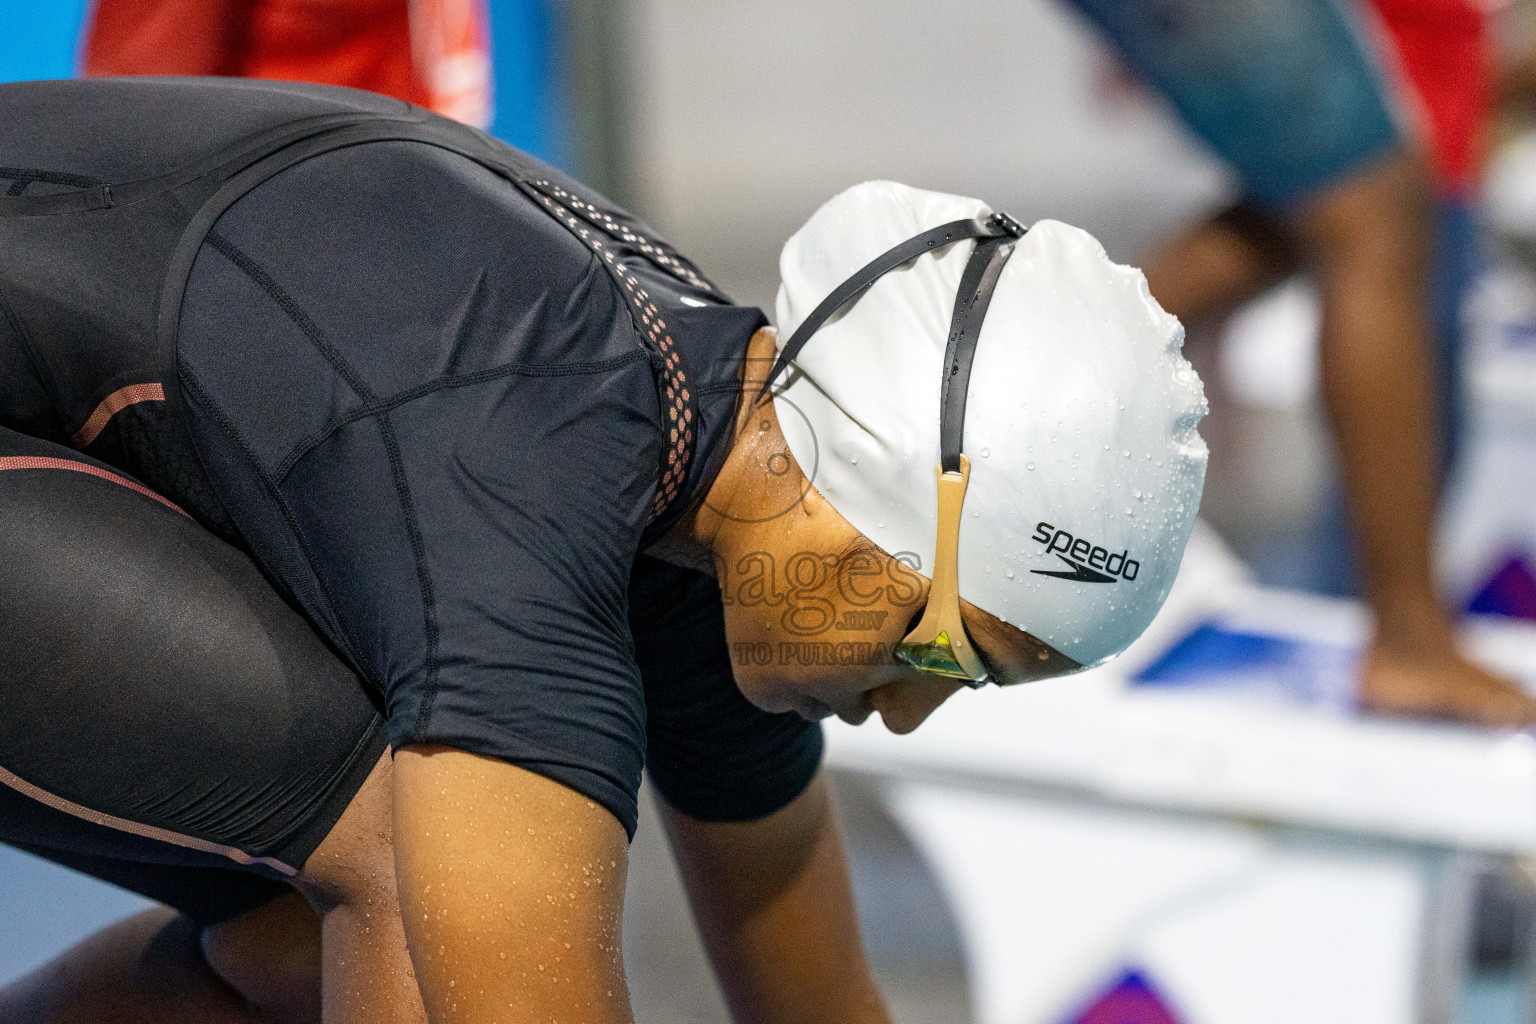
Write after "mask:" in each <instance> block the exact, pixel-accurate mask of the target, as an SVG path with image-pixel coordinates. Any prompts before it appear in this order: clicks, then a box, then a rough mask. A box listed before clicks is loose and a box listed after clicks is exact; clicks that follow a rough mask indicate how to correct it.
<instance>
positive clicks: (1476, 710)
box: [1295, 155, 1536, 725]
mask: <svg viewBox="0 0 1536 1024" xmlns="http://www.w3.org/2000/svg"><path fill="white" fill-rule="evenodd" d="M1429 217H1430V192H1429V186H1428V184H1427V182H1426V180H1425V176H1424V172H1423V170H1422V168H1421V166H1420V164H1419V162H1418V161H1417V160H1415V159H1413V158H1412V157H1410V156H1407V155H1401V156H1397V157H1394V158H1391V159H1388V160H1386V161H1383V162H1381V163H1379V164H1377V165H1375V166H1374V167H1372V168H1371V169H1369V170H1367V171H1365V172H1363V173H1361V174H1357V175H1355V176H1354V177H1352V178H1350V179H1349V180H1347V181H1345V182H1344V183H1342V184H1340V185H1338V186H1335V187H1334V188H1332V189H1330V190H1329V191H1327V192H1326V193H1324V194H1323V195H1321V196H1319V197H1318V198H1316V199H1314V200H1312V201H1311V202H1310V203H1308V204H1307V205H1306V207H1304V208H1303V209H1302V210H1301V211H1300V212H1299V213H1298V214H1297V215H1296V217H1295V225H1296V229H1297V233H1298V236H1299V237H1300V238H1301V239H1302V241H1303V245H1304V246H1305V248H1306V250H1307V251H1308V254H1309V256H1310V257H1311V262H1312V263H1313V265H1314V269H1315V272H1316V274H1317V278H1318V284H1319V287H1320V289H1321V291H1322V296H1323V338H1322V381H1323V396H1324V400H1325V402H1326V403H1327V406H1328V412H1329V416H1330V418H1331V419H1332V421H1333V428H1334V432H1335V435H1336V437H1337V438H1338V449H1339V458H1340V461H1341V463H1342V465H1343V475H1344V486H1345V492H1346V494H1347V495H1348V497H1349V502H1350V508H1351V513H1352V515H1353V518H1354V521H1355V527H1356V535H1357V537H1358V543H1359V545H1360V557H1361V564H1362V566H1363V568H1364V576H1365V589H1366V597H1367V599H1368V600H1369V601H1370V604H1371V608H1372V610H1373V611H1374V612H1375V613H1376V637H1375V643H1374V644H1373V646H1372V648H1371V651H1370V652H1369V654H1368V655H1367V660H1366V663H1365V666H1364V674H1363V678H1362V697H1363V700H1364V701H1365V703H1366V705H1367V706H1368V707H1371V708H1374V709H1375V710H1378V711H1383V712H1388V713H1402V714H1415V715H1429V716H1434V717H1450V718H1460V719H1465V720H1468V721H1473V722H1480V723H1483V724H1488V725H1518V724H1525V723H1528V722H1533V721H1536V701H1532V700H1531V699H1529V698H1527V697H1526V696H1525V695H1524V693H1522V692H1521V691H1520V690H1519V689H1517V688H1516V687H1514V686H1513V685H1511V684H1509V683H1507V682H1505V681H1504V680H1501V679H1498V678H1496V677H1494V676H1492V675H1490V674H1488V673H1487V672H1484V671H1483V670H1482V669H1479V668H1477V667H1476V666H1474V665H1472V664H1471V663H1470V662H1468V661H1466V660H1465V659H1464V658H1462V656H1461V655H1460V653H1459V652H1458V650H1457V643H1456V636H1455V629H1454V626H1453V624H1452V621H1451V618H1450V616H1449V615H1448V614H1447V613H1446V611H1445V609H1444V608H1443V607H1442V606H1441V604H1440V601H1439V598H1438V595H1437V593H1436V588H1435V581H1434V573H1433V570H1432V567H1431V534H1432V530H1433V524H1434V513H1435V499H1436V491H1437V472H1436V466H1437V464H1438V461H1439V460H1438V453H1437V451H1436V446H1437V442H1436V440H1435V439H1436V437H1437V434H1436V432H1435V429H1434V426H1435V417H1436V415H1437V411H1438V410H1437V409H1436V403H1435V397H1434V394H1435V393H1434V389H1433V386H1432V370H1431V355H1430V352H1431V348H1430V337H1429V310H1428V304H1427V301H1426V295H1427V294H1428V260H1429V246H1430V238H1431V232H1430V224H1429Z"/></svg>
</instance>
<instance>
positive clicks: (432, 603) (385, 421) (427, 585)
mask: <svg viewBox="0 0 1536 1024" xmlns="http://www.w3.org/2000/svg"><path fill="white" fill-rule="evenodd" d="M376 419H377V422H378V424H379V434H380V435H381V436H382V438H383V440H384V448H385V451H386V452H387V453H388V455H389V471H390V475H391V476H392V477H394V484H395V494H396V497H397V498H398V500H399V502H400V514H401V515H402V516H404V517H405V532H406V536H407V537H408V538H409V539H410V542H411V554H412V555H413V557H414V559H415V562H416V583H417V585H418V586H419V587H420V588H421V613H422V619H423V623H422V624H423V626H424V627H425V628H426V631H427V681H426V688H425V693H423V695H422V698H421V707H420V708H419V709H417V712H416V724H415V725H414V726H413V727H412V733H413V735H420V733H421V732H422V731H424V730H425V729H426V726H427V721H428V719H430V718H431V716H432V704H433V702H434V701H435V700H436V698H437V670H438V665H437V649H438V642H439V637H438V623H437V588H436V586H435V585H434V584H433V582H432V570H431V569H430V568H429V567H428V565H427V545H426V541H424V540H423V539H422V535H421V524H420V523H419V522H418V521H417V518H416V502H415V500H414V499H413V498H412V496H411V486H410V482H409V481H408V480H407V479H406V476H405V459H404V457H403V456H402V455H401V454H400V442H399V440H398V439H397V438H396V437H395V428H394V424H392V423H390V421H389V417H388V416H384V415H380V416H378V417H376Z"/></svg>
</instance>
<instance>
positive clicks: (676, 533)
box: [646, 327, 821, 576]
mask: <svg viewBox="0 0 1536 1024" xmlns="http://www.w3.org/2000/svg"><path fill="white" fill-rule="evenodd" d="M776 338H777V336H776V335H775V333H774V331H773V328H771V327H764V328H763V329H762V330H760V331H758V332H757V333H756V334H754V335H753V336H752V340H751V341H749V342H748V343H747V354H746V358H745V359H744V360H743V361H742V370H741V379H742V389H741V392H740V395H739V397H738V400H737V403H736V422H735V425H734V427H733V429H732V434H731V451H730V454H729V455H727V456H726V459H725V463H724V464H723V465H722V466H721V468H720V472H719V473H718V474H717V475H716V476H715V479H714V480H713V481H712V482H711V483H710V485H709V491H708V493H707V494H706V495H705V496H704V500H703V501H701V502H699V504H698V505H697V506H696V507H695V508H694V509H692V510H690V511H689V513H688V514H687V515H685V516H684V517H683V518H682V519H681V520H679V521H678V523H677V525H676V526H674V527H672V529H671V530H669V531H667V533H666V535H665V536H663V537H662V538H661V540H659V541H657V542H656V543H655V544H653V545H651V547H649V548H648V549H646V554H648V555H651V556H653V557H656V558H660V559H663V560H665V561H668V562H672V563H675V564H677V565H682V566H685V567H687V568H690V569H697V570H698V571H700V572H704V573H707V574H709V575H711V576H714V575H715V574H716V569H717V567H718V566H720V565H730V564H733V563H734V562H735V560H736V559H737V558H738V557H740V556H741V555H744V554H746V553H748V552H751V551H757V550H763V549H766V548H771V547H775V546H777V543H781V542H782V536H783V534H784V531H785V530H786V529H792V528H793V527H794V526H795V525H797V524H798V522H799V520H800V519H803V518H804V517H805V516H806V514H807V512H808V511H810V510H812V509H813V508H814V506H816V505H819V504H820V503H821V496H820V495H819V494H817V493H816V491H815V490H814V489H813V488H810V487H809V486H808V484H807V481H806V479H805V475H804V474H803V473H802V472H801V470H800V466H799V464H798V463H797V462H795V458H794V455H793V453H791V452H790V450H789V445H788V444H787V443H786V442H785V440H784V434H783V433H782V432H781V431H780V429H779V417H778V413H777V411H776V410H775V408H774V403H773V402H772V401H766V400H765V401H762V402H758V401H757V392H758V389H759V388H760V387H761V386H762V381H763V378H764V377H765V376H766V375H767V373H768V370H769V368H770V367H772V366H773V360H774V357H775V356H776V355H777V353H778V345H777V342H776ZM770 533H771V534H772V535H773V536H772V537H771V538H770V536H769V534H770Z"/></svg>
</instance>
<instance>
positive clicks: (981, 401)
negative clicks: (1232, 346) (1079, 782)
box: [775, 181, 1207, 666]
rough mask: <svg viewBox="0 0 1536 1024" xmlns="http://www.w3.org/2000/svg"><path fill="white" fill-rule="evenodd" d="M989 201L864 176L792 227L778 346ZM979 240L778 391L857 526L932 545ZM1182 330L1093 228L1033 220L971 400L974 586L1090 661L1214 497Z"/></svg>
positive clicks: (1159, 598) (826, 342) (1149, 603)
mask: <svg viewBox="0 0 1536 1024" xmlns="http://www.w3.org/2000/svg"><path fill="white" fill-rule="evenodd" d="M990 212H991V211H990V210H989V209H988V207H987V206H986V205H985V204H983V203H982V202H980V201H978V200H975V199H966V198H962V197H960V196H951V195H943V194H941V193H936V192H925V191H922V190H919V189H914V188H909V187H907V186H905V185H900V184H897V183H895V182H889V181H875V182H866V183H865V184H862V185H857V186H855V187H853V188H851V189H849V190H848V191H846V192H843V193H842V194H841V195H838V196H835V197H834V198H833V199H831V200H830V201H828V202H827V203H826V204H825V205H824V206H822V207H821V209H819V210H817V211H816V213H815V214H814V215H813V216H812V217H811V219H810V220H809V221H807V222H806V224H805V226H803V227H802V228H801V229H800V230H799V231H797V232H796V233H795V234H794V236H792V237H791V238H790V239H789V241H788V242H786V243H785V245H784V251H783V254H782V255H781V256H780V259H779V271H780V274H781V275H782V278H783V283H782V284H781V285H780V288H779V295H778V304H777V313H778V328H779V344H780V346H781V347H782V345H783V344H784V342H785V341H786V340H787V339H788V338H789V337H790V335H792V334H793V333H794V331H795V329H796V328H797V327H798V326H799V325H800V323H801V322H802V321H804V320H805V319H806V317H807V316H808V315H809V314H810V313H811V311H812V310H813V309H815V307H816V306H817V304H819V303H820V302H821V301H822V300H823V299H825V298H826V297H827V296H828V295H829V294H830V293H831V292H832V291H833V290H834V289H835V288H837V287H838V285H840V284H841V283H842V282H843V281H844V280H846V279H847V278H848V277H849V276H850V275H852V274H853V273H854V272H855V271H857V270H858V269H859V268H860V267H862V266H864V264H866V263H868V262H869V261H870V260H872V259H874V258H875V257H876V256H878V255H880V254H881V253H883V252H885V251H886V250H887V249H890V248H891V247H892V246H894V245H896V244H898V243H900V242H902V241H903V240H905V239H908V238H910V237H912V236H914V235H917V234H919V233H921V232H923V231H925V230H928V229H930V228H933V227H936V226H938V225H940V224H944V223H946V222H949V221H954V220H957V219H961V218H974V217H982V218H984V217H986V216H988V215H989V214H990ZM974 246H975V243H974V242H970V241H964V242H959V243H956V244H954V245H951V246H949V247H948V248H947V249H945V250H943V251H941V252H939V253H938V254H937V255H924V256H921V257H919V258H917V259H915V260H913V261H911V262H910V263H908V264H906V265H905V266H903V267H901V268H899V269H897V270H894V271H892V272H890V273H888V274H886V275H885V276H884V277H882V278H880V280H879V281H877V282H876V283H875V284H874V285H873V287H871V288H870V289H869V291H868V293H866V294H865V296H864V297H863V299H861V300H860V301H859V302H857V303H856V304H855V305H853V306H851V307H849V308H848V309H847V310H846V311H845V312H844V314H843V315H842V316H841V317H840V318H835V319H833V320H831V321H829V322H828V323H827V324H826V325H825V326H823V327H822V328H821V329H820V331H819V332H818V333H817V335H816V336H815V338H814V339H813V340H812V341H811V342H810V343H809V344H807V345H806V347H805V348H804V349H803V350H802V351H801V352H800V354H799V356H798V358H797V359H796V360H795V362H794V363H793V364H792V370H791V373H790V374H789V375H788V376H787V377H786V379H785V380H784V382H783V385H782V387H781V388H780V390H779V392H778V394H777V397H776V398H775V405H776V409H777V412H778V417H779V422H780V424H781V426H782V428H783V431H784V436H785V438H786V440H787V441H788V443H789V447H790V451H791V452H793V454H794V456H795V459H796V460H797V461H798V462H799V463H800V465H801V467H802V468H803V469H804V470H805V472H806V474H807V475H808V476H809V477H810V478H811V482H812V484H813V485H814V486H815V487H816V489H817V490H818V491H819V492H820V493H821V494H822V496H823V497H825V498H826V499H827V501H828V502H830V503H831V504H832V507H833V508H835V509H837V511H838V512H839V513H840V514H841V515H842V516H843V518H845V519H847V520H848V522H849V523H851V524H852V525H853V526H854V527H855V528H856V529H858V530H859V531H860V532H861V533H863V534H864V535H865V536H866V537H868V538H869V539H870V540H871V541H873V542H874V543H875V544H877V545H878V546H879V547H880V548H882V549H883V550H884V551H886V552H887V553H888V554H891V555H893V556H898V557H901V556H904V555H905V556H908V557H911V556H915V558H916V561H917V566H918V568H919V570H920V571H923V572H925V573H927V572H928V571H929V567H930V566H931V565H932V564H933V556H934V543H935V531H936V524H937V504H936V503H937V498H936V495H937V485H936V483H935V477H934V467H935V465H936V464H937V463H938V460H939V404H940V383H941V375H942V366H943V362H944V351H945V344H946V341H947V338H948V334H949V329H950V321H951V315H952V313H953V312H954V306H955V294H956V292H957V290H958V289H959V286H960V277H961V273H962V271H963V270H964V268H965V265H966V261H967V259H968V257H969V255H970V252H971V250H972V249H973V248H974ZM1183 341H1184V329H1183V328H1182V327H1181V326H1180V325H1179V322H1178V321H1177V320H1176V319H1174V317H1172V316H1171V315H1169V314H1168V313H1166V312H1164V311H1163V309H1162V308H1161V307H1160V306H1158V304H1157V303H1156V301H1154V300H1153V298H1152V296H1151V295H1150V294H1149V293H1148V291H1147V284H1146V279H1145V278H1144V277H1143V276H1142V274H1141V272H1140V271H1139V270H1136V269H1135V268H1133V267H1125V266H1120V265H1117V264H1115V263H1112V262H1110V260H1109V258H1108V257H1107V256H1106V255H1105V253H1104V249H1103V247H1102V246H1100V245H1099V243H1098V242H1097V241H1095V240H1094V238H1093V237H1092V236H1091V235H1089V234H1088V233H1087V232H1085V231H1082V230H1080V229H1078V228H1074V227H1069V226H1068V225H1066V224H1061V223H1059V222H1056V221H1049V220H1046V221H1040V222H1039V223H1037V224H1035V225H1034V227H1032V228H1031V229H1030V230H1029V232H1028V233H1027V234H1025V235H1024V237H1023V238H1022V239H1020V240H1019V242H1018V243H1017V248H1016V250H1015V251H1014V253H1013V255H1012V257H1011V258H1010V259H1009V260H1008V262H1007V264H1006V265H1005V266H1004V267H1003V271H1002V276H1001V279H1000V280H999V282H998V285H997V289H996V291H995V292H994V294H993V297H992V304H991V307H990V310H989V311H988V313H987V315H986V320H985V321H984V324H983V326H982V330H981V335H980V340H979V342H978V344H977V349H976V355H975V362H974V364H973V368H972V372H971V379H970V389H969V400H968V403H967V405H966V414H965V438H964V451H965V454H966V455H967V456H968V457H969V458H970V464H971V481H970V486H969V490H968V492H967V493H966V497H965V506H964V518H963V521H962V524H961V528H960V553H959V588H960V594H961V596H962V597H963V598H965V599H966V600H968V601H970V602H971V603H972V604H974V605H976V606H977V607H979V608H982V609H984V610H986V611H988V612H990V613H991V614H993V615H995V616H997V617H998V618H1000V619H1002V620H1003V621H1005V622H1008V623H1010V624H1012V625H1014V626H1017V627H1018V628H1020V629H1023V630H1025V631H1027V632H1028V633H1030V634H1031V635H1033V636H1035V637H1037V638H1039V639H1040V640H1043V641H1045V642H1046V643H1048V644H1050V645H1051V646H1052V647H1054V648H1055V649H1057V650H1058V651H1060V652H1061V653H1063V654H1065V655H1066V656H1067V657H1069V658H1072V659H1073V660H1074V661H1077V662H1079V663H1081V664H1083V665H1085V666H1091V665H1096V664H1098V663H1099V662H1102V661H1104V660H1106V659H1108V658H1110V657H1113V656H1114V655H1116V654H1118V653H1120V652H1121V651H1122V650H1124V649H1125V648H1126V647H1127V646H1128V645H1129V644H1130V643H1131V641H1133V640H1135V639H1136V637H1137V636H1139V635H1140V634H1141V632H1142V630H1144V629H1145V628H1146V626H1147V624H1148V623H1149V622H1151V621H1152V617H1153V616H1154V615H1155V614H1156V613H1157V610H1158V608H1159V607H1161V606H1162V603H1163V599H1164V598H1165V597H1167V596H1168V591H1169V588H1170V587H1171V586H1172V585H1173V578H1174V576H1175V574H1176V573H1177V572H1178V568H1179V562H1180V559H1181V558H1182V556H1183V552H1184V544H1185V541H1186V540H1188V538H1189V532H1190V529H1191V528H1192V525H1193V523H1194V519H1195V511H1196V509H1197V507H1198V506H1199V504H1200V492H1201V489H1202V488H1203V486H1204V483H1205V465H1206V458H1207V451H1206V447H1205V441H1204V440H1203V439H1202V438H1201V437H1200V435H1199V433H1198V432H1197V430H1196V427H1197V425H1198V424H1199V422H1200V419H1201V417H1203V416H1204V415H1205V412H1206V404H1205V396H1204V391H1203V389H1202V388H1201V385H1200V378H1199V377H1198V376H1196V374H1195V372H1194V370H1193V368H1191V367H1190V365H1189V363H1188V362H1187V361H1186V360H1185V359H1184V357H1183V356H1182V355H1181V354H1180V348H1181V346H1182V345H1183Z"/></svg>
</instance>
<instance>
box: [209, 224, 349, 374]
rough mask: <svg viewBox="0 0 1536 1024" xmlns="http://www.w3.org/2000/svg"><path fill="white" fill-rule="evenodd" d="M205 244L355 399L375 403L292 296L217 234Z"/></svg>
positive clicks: (229, 242)
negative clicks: (270, 305)
mask: <svg viewBox="0 0 1536 1024" xmlns="http://www.w3.org/2000/svg"><path fill="white" fill-rule="evenodd" d="M207 242H208V244H209V245H211V246H213V248H214V250H215V251H217V252H218V253H219V254H220V255H222V256H223V257H224V258H225V259H227V260H229V262H231V263H233V264H234V265H235V267H236V268H237V269H239V270H240V271H241V272H242V273H244V274H245V276H246V277H248V278H250V279H251V281H252V282H253V283H255V285H256V286H257V287H258V288H260V289H261V290H262V291H264V292H266V293H267V297H268V298H270V299H271V300H272V301H273V302H275V303H277V305H278V307H279V308H280V309H282V311H283V312H284V313H286V314H287V316H288V319H289V320H291V321H292V322H293V325H294V326H295V327H297V328H298V329H299V331H300V333H302V334H303V335H304V337H305V338H306V339H307V340H308V341H309V343H310V344H311V345H313V346H314V347H315V350H316V351H318V352H319V353H320V355H321V357H323V358H324V359H325V361H326V362H327V363H330V364H331V369H333V370H335V371H336V373H337V375H338V376H340V377H341V379H342V380H343V381H345V382H346V384H347V386H348V387H350V388H351V389H352V391H353V393H355V394H356V395H357V397H359V398H361V399H363V400H364V401H365V402H372V401H374V400H375V399H374V394H373V391H372V389H370V388H369V387H368V385H367V384H366V383H365V382H364V381H363V379H362V377H360V376H359V375H358V374H357V372H356V371H355V370H353V369H352V367H351V365H350V364H349V363H348V362H347V361H346V359H344V358H343V357H342V355H341V353H340V352H338V351H336V348H335V346H333V345H332V344H331V342H330V339H329V338H327V337H326V336H325V332H324V331H323V330H321V329H320V325H319V324H317V323H315V321H314V320H313V319H312V318H311V317H310V315H309V314H308V313H306V312H304V309H303V307H301V306H300V305H299V304H298V302H297V301H295V300H294V298H293V296H291V295H289V294H288V292H287V291H286V290H284V288H283V286H282V285H280V284H278V283H277V280H276V279H275V278H274V277H273V276H272V275H271V274H269V273H267V272H266V270H264V269H263V268H262V266H261V265H260V264H259V263H257V262H256V261H255V260H254V259H252V258H251V257H250V256H248V255H246V253H244V252H243V251H241V250H240V249H239V248H238V247H237V246H236V245H235V244H234V243H233V242H231V241H230V240H229V239H227V238H225V237H224V236H223V235H221V234H219V233H218V232H217V231H210V232H208V235H207Z"/></svg>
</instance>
